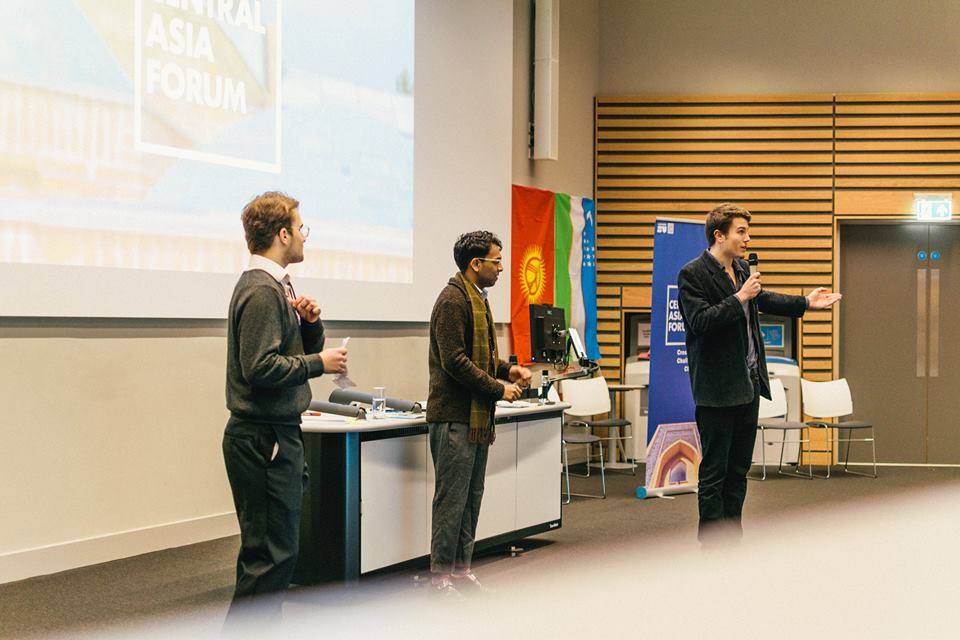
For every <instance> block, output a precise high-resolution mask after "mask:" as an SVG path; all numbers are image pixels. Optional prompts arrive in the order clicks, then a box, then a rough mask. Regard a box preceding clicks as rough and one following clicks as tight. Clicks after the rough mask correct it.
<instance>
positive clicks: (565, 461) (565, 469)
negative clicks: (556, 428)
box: [560, 441, 573, 504]
mask: <svg viewBox="0 0 960 640" xmlns="http://www.w3.org/2000/svg"><path fill="white" fill-rule="evenodd" d="M560 444H561V445H562V447H561V449H562V450H563V476H564V478H565V479H566V482H567V499H566V500H564V501H563V504H570V501H571V500H572V499H573V494H571V493H570V460H569V459H568V458H567V443H566V442H563V441H561V443H560Z"/></svg>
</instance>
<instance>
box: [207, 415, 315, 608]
mask: <svg viewBox="0 0 960 640" xmlns="http://www.w3.org/2000/svg"><path fill="white" fill-rule="evenodd" d="M275 448H276V455H274V449H275ZM223 460H224V462H225V463H226V467H227V478H228V479H229V480H230V489H231V491H232V492H233V504H234V506H235V507H236V510H237V520H238V521H239V523H240V553H239V554H238V556H237V584H236V588H235V590H234V596H233V597H234V598H240V597H243V596H250V595H255V594H261V593H270V592H277V591H283V590H285V589H286V588H287V587H288V586H289V585H290V579H291V578H292V577H293V572H294V569H295V568H296V565H297V555H298V553H299V542H300V504H301V501H302V499H303V491H304V489H305V488H306V486H307V468H306V465H305V464H304V459H303V440H302V438H301V435H300V427H299V426H298V425H270V424H257V423H251V422H242V421H239V420H236V419H234V418H231V419H230V421H229V422H227V427H226V429H225V430H224V433H223Z"/></svg>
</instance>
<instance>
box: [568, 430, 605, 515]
mask: <svg viewBox="0 0 960 640" xmlns="http://www.w3.org/2000/svg"><path fill="white" fill-rule="evenodd" d="M597 445H598V446H599V447H600V490H601V492H600V495H596V494H592V493H571V491H570V476H577V477H578V478H587V477H589V476H588V475H587V476H583V475H580V474H578V473H570V472H569V467H570V465H569V464H568V465H567V501H566V502H565V503H564V504H570V500H571V499H572V498H573V496H577V497H578V498H599V499H601V500H602V499H604V498H606V497H607V476H606V468H605V467H604V460H603V442H598V443H597ZM589 450H590V445H589V444H588V445H587V468H588V469H589V468H590V452H589ZM564 457H566V449H564Z"/></svg>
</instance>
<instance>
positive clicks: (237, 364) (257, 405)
mask: <svg viewBox="0 0 960 640" xmlns="http://www.w3.org/2000/svg"><path fill="white" fill-rule="evenodd" d="M299 204H300V203H299V202H298V201H297V200H295V199H293V198H291V197H289V196H286V195H284V194H282V193H278V192H267V193H264V194H263V195H260V196H257V197H256V198H254V199H253V200H251V201H250V203H249V204H247V206H246V207H244V209H243V215H242V220H243V230H244V235H245V236H246V241H247V247H248V248H249V249H250V253H251V256H250V267H249V268H248V269H247V270H246V271H245V272H244V273H243V274H242V275H241V276H240V279H239V280H238V281H237V285H236V288H235V289H234V291H233V298H232V299H231V300H230V312H229V319H228V323H227V389H226V392H227V408H228V409H229V410H230V419H229V420H228V422H227V426H226V429H225V430H224V434H223V458H224V462H225V463H226V467H227V477H228V478H229V480H230V489H231V490H232V492H233V502H234V505H235V506H236V510H237V520H238V521H239V523H240V553H239V555H238V557H237V583H236V588H235V590H234V598H235V599H236V598H240V597H242V596H249V595H254V594H259V593H268V592H277V591H283V590H285V589H286V588H287V587H288V586H289V584H290V579H291V577H292V576H293V571H294V569H295V567H296V564H297V554H298V550H299V533H300V502H301V497H302V494H303V489H304V487H305V484H306V478H307V469H306V465H305V464H304V457H303V441H302V439H301V436H300V414H301V413H303V411H304V410H306V408H307V406H308V405H309V404H310V397H311V394H310V386H309V384H308V383H307V381H308V380H309V379H310V378H313V377H316V376H320V375H322V374H324V373H340V372H343V371H345V370H346V363H347V351H346V349H339V348H338V349H327V350H325V351H324V350H323V343H324V333H323V323H322V322H320V307H319V306H318V305H317V302H316V300H314V299H313V298H311V297H309V296H304V295H297V294H296V293H294V290H293V286H292V284H291V283H290V276H289V274H287V271H286V268H287V265H289V264H291V263H297V262H302V261H303V245H304V242H305V241H306V238H307V235H308V234H309V232H310V229H309V227H307V226H306V225H305V224H303V221H302V220H301V219H300V212H299V211H298V206H299Z"/></svg>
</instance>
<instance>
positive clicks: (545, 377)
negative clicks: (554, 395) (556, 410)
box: [540, 369, 550, 404]
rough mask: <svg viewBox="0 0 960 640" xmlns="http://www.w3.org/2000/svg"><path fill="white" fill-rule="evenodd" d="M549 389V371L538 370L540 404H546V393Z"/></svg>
mask: <svg viewBox="0 0 960 640" xmlns="http://www.w3.org/2000/svg"><path fill="white" fill-rule="evenodd" d="M549 391H550V372H549V371H547V370H546V369H544V370H543V371H542V372H540V404H547V393H549Z"/></svg>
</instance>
